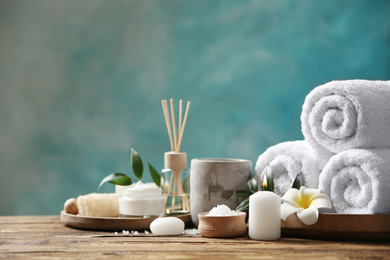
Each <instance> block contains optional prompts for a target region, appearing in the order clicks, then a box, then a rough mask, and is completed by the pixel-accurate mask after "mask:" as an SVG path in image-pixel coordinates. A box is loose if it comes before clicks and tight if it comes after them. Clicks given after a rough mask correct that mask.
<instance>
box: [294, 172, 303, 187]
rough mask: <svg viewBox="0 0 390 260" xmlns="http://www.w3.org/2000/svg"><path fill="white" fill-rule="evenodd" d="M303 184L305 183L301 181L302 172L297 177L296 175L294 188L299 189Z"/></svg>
mask: <svg viewBox="0 0 390 260" xmlns="http://www.w3.org/2000/svg"><path fill="white" fill-rule="evenodd" d="M301 186H303V183H302V181H301V174H298V175H297V177H295V180H294V182H293V185H292V188H295V189H297V190H299V188H300V187H301Z"/></svg>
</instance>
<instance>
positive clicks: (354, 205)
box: [319, 149, 390, 214]
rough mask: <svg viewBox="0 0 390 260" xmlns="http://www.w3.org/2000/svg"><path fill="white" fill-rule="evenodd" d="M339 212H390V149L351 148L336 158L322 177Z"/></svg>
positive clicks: (324, 186)
mask: <svg viewBox="0 0 390 260" xmlns="http://www.w3.org/2000/svg"><path fill="white" fill-rule="evenodd" d="M319 189H320V190H321V191H322V192H324V193H325V194H327V195H328V196H329V198H330V199H331V200H332V204H333V207H334V209H335V210H336V212H337V213H343V214H385V213H390V149H372V150H366V149H351V150H347V151H344V152H341V153H338V154H336V155H335V156H333V157H332V158H331V159H330V160H329V162H328V163H327V164H326V166H325V168H324V169H323V171H322V173H321V174H320V178H319Z"/></svg>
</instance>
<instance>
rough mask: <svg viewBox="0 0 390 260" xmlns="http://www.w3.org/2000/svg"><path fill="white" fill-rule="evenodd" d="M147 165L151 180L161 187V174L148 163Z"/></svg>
mask: <svg viewBox="0 0 390 260" xmlns="http://www.w3.org/2000/svg"><path fill="white" fill-rule="evenodd" d="M148 166H149V171H150V176H152V180H153V182H154V183H155V184H156V185H157V186H158V187H161V176H160V174H159V173H158V171H157V170H156V169H155V168H154V167H153V166H152V165H150V163H148Z"/></svg>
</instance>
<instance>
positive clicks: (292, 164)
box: [255, 141, 320, 196]
mask: <svg viewBox="0 0 390 260" xmlns="http://www.w3.org/2000/svg"><path fill="white" fill-rule="evenodd" d="M267 165H269V166H270V167H271V169H272V176H273V180H274V192H275V193H276V194H278V195H280V196H282V195H284V194H285V193H286V191H287V190H288V189H290V188H291V186H292V184H293V182H294V180H295V178H296V177H297V175H298V174H301V178H302V181H303V183H304V185H305V186H306V187H308V188H317V186H318V177H319V173H320V171H319V169H318V157H317V156H316V153H315V151H314V150H313V149H312V148H311V147H310V145H309V144H308V143H307V142H306V141H291V142H283V143H279V144H277V145H274V146H271V147H269V148H268V149H267V150H266V151H265V152H264V153H263V154H261V155H260V156H259V157H258V159H257V162H256V165H255V174H256V178H257V180H258V181H259V184H260V183H261V182H262V173H263V171H264V168H265V167H266V166H267Z"/></svg>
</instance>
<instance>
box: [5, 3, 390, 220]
mask: <svg viewBox="0 0 390 260" xmlns="http://www.w3.org/2000/svg"><path fill="white" fill-rule="evenodd" d="M389 13H390V1H386V0H383V1H379V0H366V1H345V0H327V1H315V0H305V1H282V0H275V1H265V0H264V1H229V0H214V1H209V0H207V1H205V0H198V1H186V0H164V1H150V0H137V1H124V0H123V1H118V0H113V1H99V0H84V1H78V0H77V1H76V0H66V1H51V0H47V1H45V0H35V1H27V0H26V1H21V0H16V1H15V0H9V1H6V0H3V1H1V2H0V177H1V182H0V214H1V215H27V214H33V215H34V214H59V213H60V211H61V209H62V207H63V203H64V202H65V200H66V199H67V198H70V197H77V196H78V195H82V194H87V193H90V192H95V191H96V190H97V187H98V184H99V183H100V181H101V179H102V178H103V177H104V176H106V175H108V174H110V173H112V172H115V171H119V172H125V173H128V174H130V175H132V176H133V173H132V171H131V168H130V149H131V147H133V148H134V149H136V150H137V151H138V152H139V153H140V154H141V156H142V157H143V159H144V160H146V161H148V162H150V163H151V164H152V165H154V166H155V167H156V168H159V169H160V168H162V166H163V153H164V152H165V151H168V150H170V145H169V139H168V135H167V131H166V126H165V121H164V118H163V113H162V108H161V100H162V99H167V98H174V99H175V101H176V103H175V104H176V107H178V101H179V99H180V98H182V99H183V100H184V101H185V102H186V101H187V100H190V101H191V102H192V104H191V108H190V111H189V117H188V121H187V125H186V131H185V133H184V139H183V143H182V150H183V151H186V152H187V153H188V157H189V160H191V159H192V158H198V157H225V158H234V157H235V158H246V159H250V160H252V161H253V163H255V161H256V159H257V157H258V155H259V154H261V153H262V152H263V151H264V150H265V149H266V148H267V147H269V146H271V145H274V144H276V143H279V142H282V141H287V140H297V139H302V138H303V137H302V134H301V129H300V128H301V126H300V118H299V117H300V113H301V107H302V104H303V101H304V98H305V96H306V95H307V94H308V92H309V91H310V90H311V89H312V88H314V87H316V86H318V85H321V84H324V83H326V82H328V81H331V80H336V79H354V78H361V79H387V80H388V79H390V16H389ZM144 174H145V176H146V177H145V181H150V180H151V178H150V177H149V173H148V171H146V172H145V173H144ZM100 191H101V192H111V191H113V185H111V184H105V185H104V186H103V187H102V189H101V190H100Z"/></svg>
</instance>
